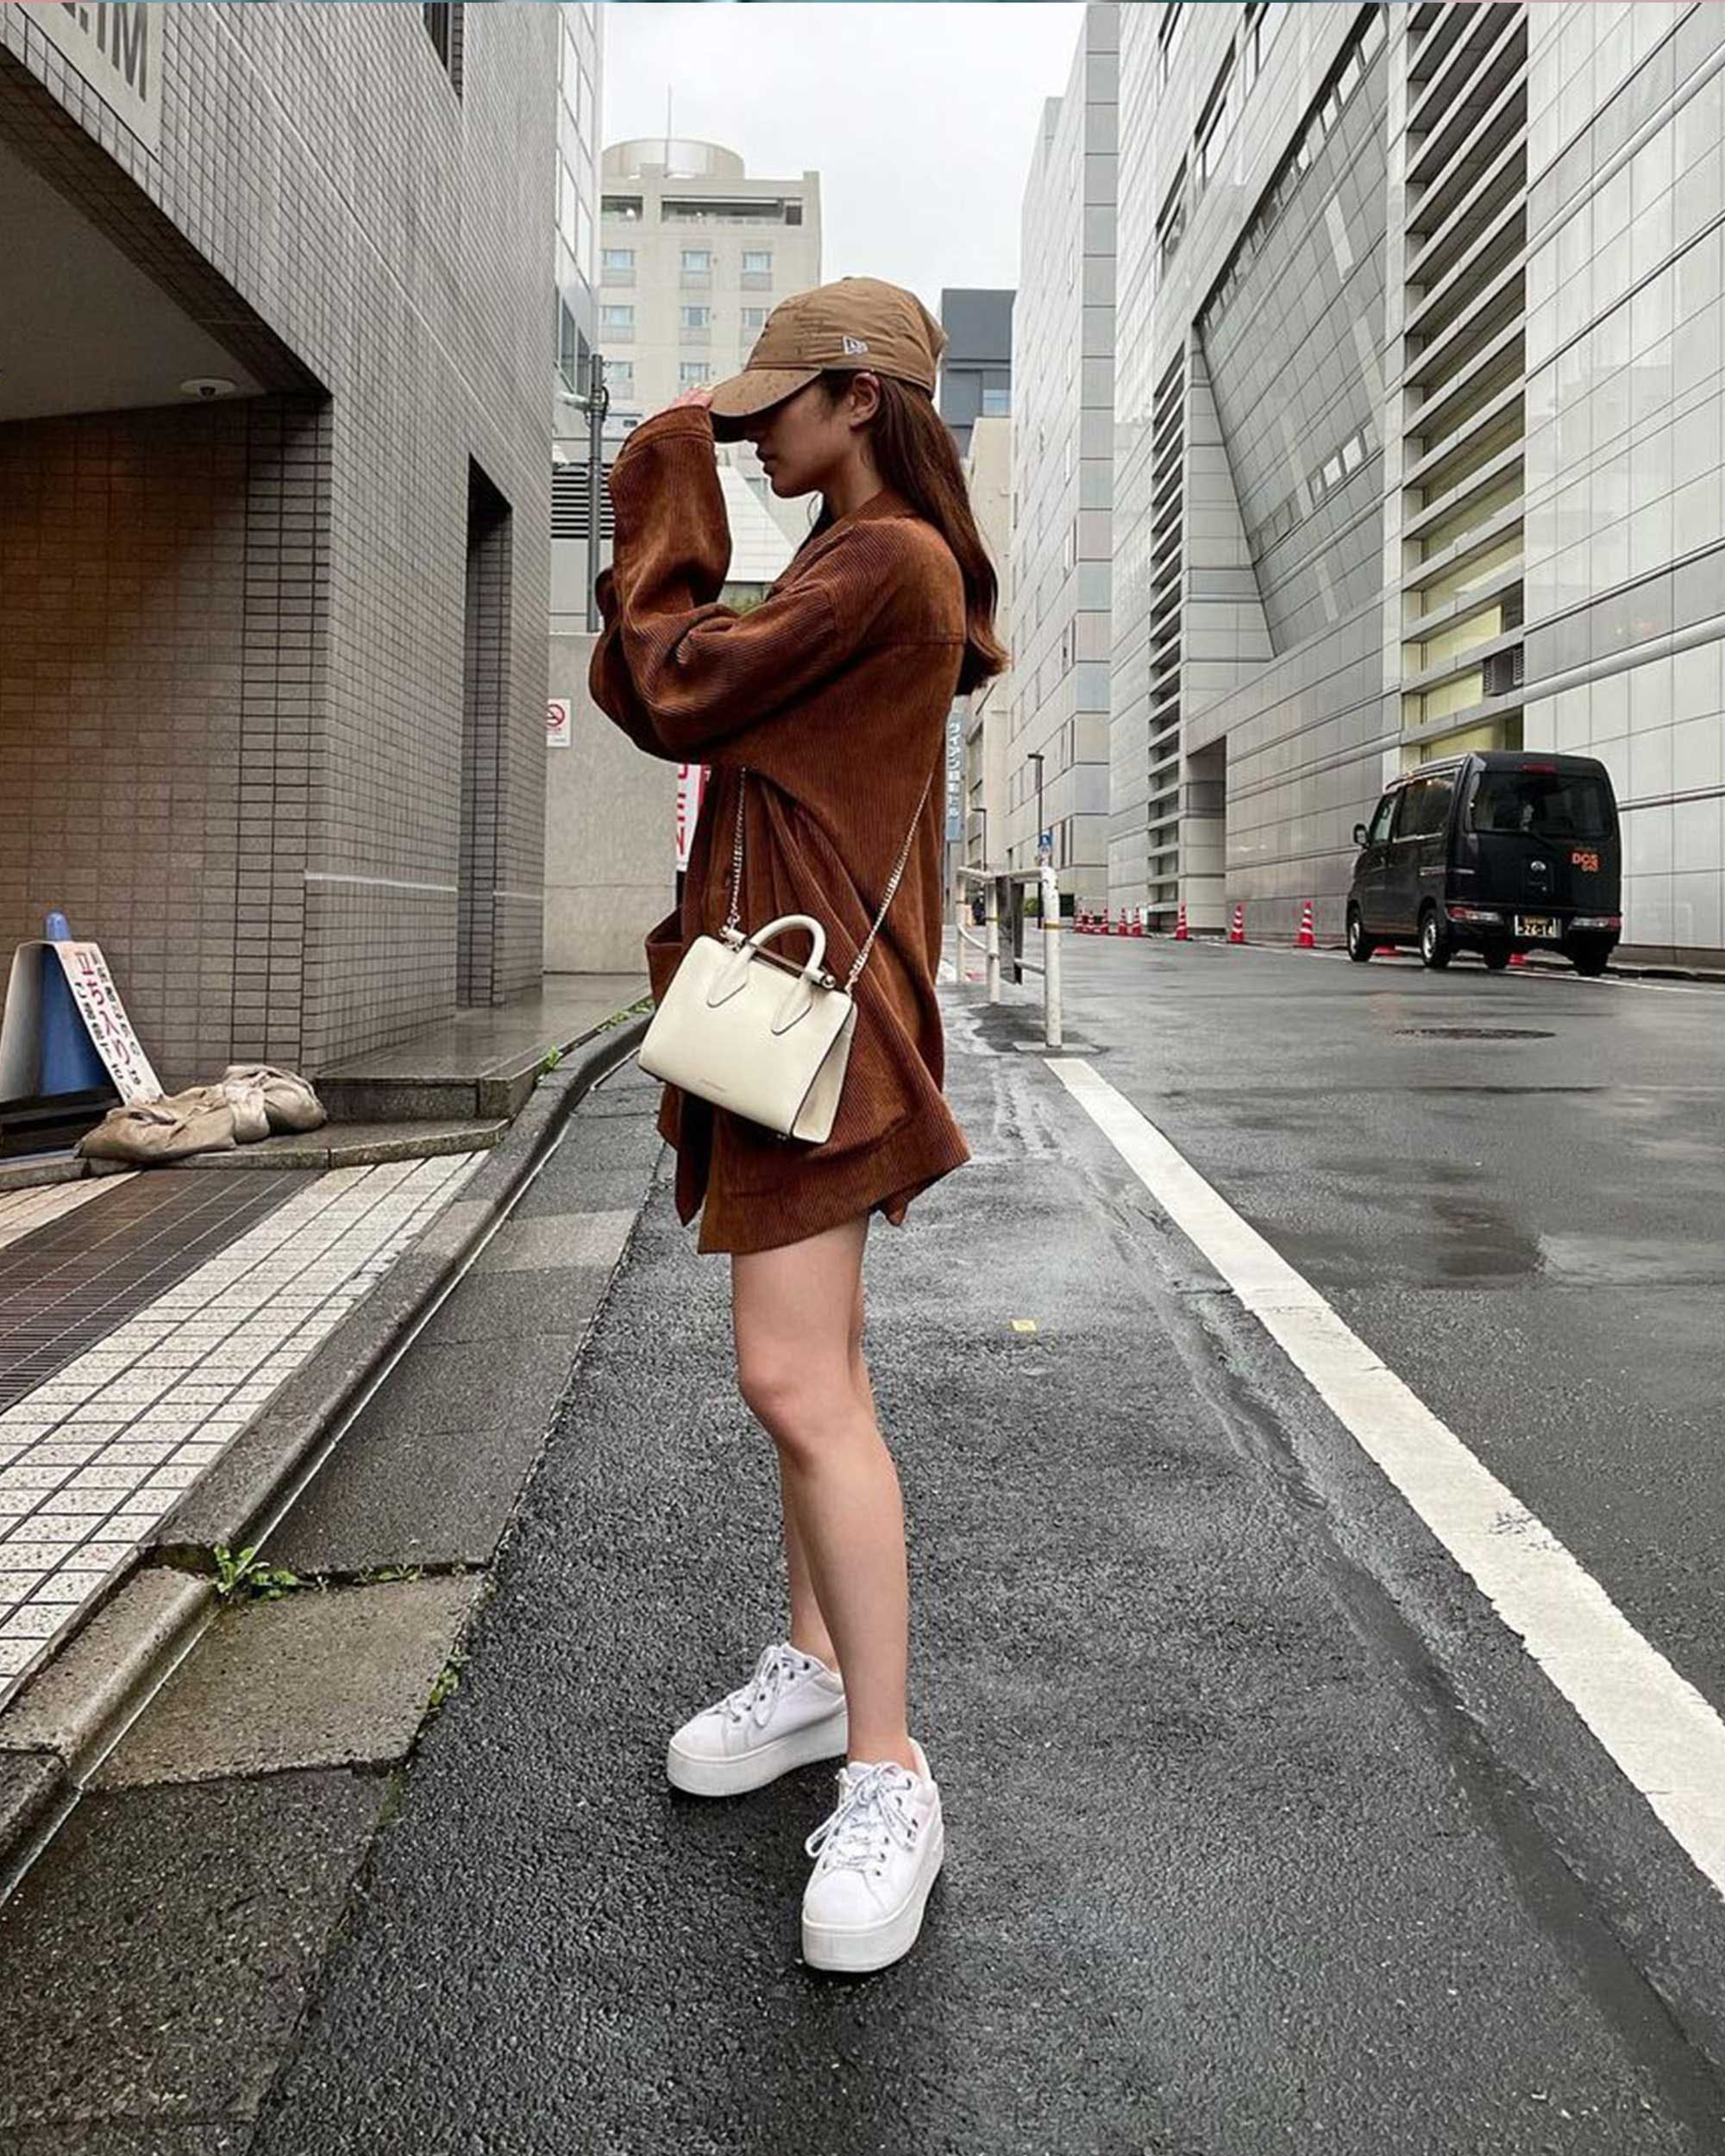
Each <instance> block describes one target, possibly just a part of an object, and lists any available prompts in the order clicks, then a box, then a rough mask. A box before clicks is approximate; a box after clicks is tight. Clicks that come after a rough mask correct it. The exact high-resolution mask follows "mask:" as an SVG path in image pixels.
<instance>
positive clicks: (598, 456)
mask: <svg viewBox="0 0 1725 2156" xmlns="http://www.w3.org/2000/svg"><path fill="white" fill-rule="evenodd" d="M557 402H558V403H559V404H568V405H570V406H572V407H573V408H574V410H575V411H584V412H585V413H586V416H587V628H588V630H596V629H597V628H598V627H599V597H598V592H597V591H596V589H595V587H596V586H597V585H598V583H599V499H600V489H601V488H602V487H603V486H604V485H605V414H606V413H607V412H608V411H610V410H611V392H610V391H609V390H608V389H607V388H606V387H605V355H604V354H603V353H601V352H595V353H593V355H592V356H591V357H590V358H589V360H588V361H587V387H586V395H585V396H581V397H578V396H575V395H574V394H573V393H572V392H570V391H568V390H567V389H560V390H559V391H558V392H557Z"/></svg>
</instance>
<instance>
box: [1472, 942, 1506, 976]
mask: <svg viewBox="0 0 1725 2156" xmlns="http://www.w3.org/2000/svg"><path fill="white" fill-rule="evenodd" d="M1479 955H1480V956H1481V957H1482V958H1483V959H1484V961H1485V970H1486V971H1487V973H1502V970H1503V968H1505V967H1506V966H1507V965H1508V964H1509V944H1508V943H1482V944H1481V945H1480V950H1479Z"/></svg>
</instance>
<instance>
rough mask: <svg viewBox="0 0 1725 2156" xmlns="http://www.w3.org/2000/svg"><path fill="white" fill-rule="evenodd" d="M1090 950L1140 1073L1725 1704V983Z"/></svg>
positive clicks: (1186, 1134)
mask: <svg viewBox="0 0 1725 2156" xmlns="http://www.w3.org/2000/svg"><path fill="white" fill-rule="evenodd" d="M1068 950H1069V958H1068V964H1067V987H1068V996H1069V1000H1068V1023H1069V1025H1072V1026H1075V1027H1076V1028H1078V1029H1080V1030H1082V1031H1085V1032H1086V1033H1087V1034H1088V1035H1090V1036H1091V1037H1095V1038H1097V1039H1098V1040H1105V1041H1107V1042H1109V1043H1111V1044H1114V1046H1115V1048H1116V1050H1117V1052H1116V1053H1115V1054H1114V1055H1113V1056H1111V1058H1110V1059H1109V1061H1108V1063H1107V1075H1108V1076H1109V1078H1110V1079H1111V1081H1113V1083H1114V1084H1115V1085H1117V1086H1119V1087H1120V1088H1121V1089H1122V1090H1123V1091H1124V1092H1126V1093H1127V1094H1130V1096H1131V1097H1132V1100H1134V1101H1135V1102H1136V1104H1137V1105H1138V1107H1139V1108H1141V1109H1142V1110H1143V1112H1145V1114H1146V1115H1147V1116H1149V1117H1150V1118H1151V1119H1152V1120H1153V1121H1154V1122H1156V1123H1157V1125H1158V1126H1159V1127H1160V1128H1161V1129H1162V1130H1163V1131H1164V1133H1165V1134H1166V1136H1168V1137H1169V1138H1171V1139H1172V1140H1173V1142H1174V1143H1175V1144H1176V1145H1177V1146H1179V1148H1180V1149H1181V1150H1182V1152H1183V1153H1184V1154H1185V1155H1186V1156H1187V1158H1188V1159H1189V1161H1190V1162H1191V1163H1193V1165H1194V1166H1195V1167H1196V1168H1197V1169H1199V1170H1200V1171H1201V1173H1202V1174H1203V1175H1205V1176H1207V1177H1208V1179H1209V1180H1210V1181H1212V1182H1213V1183H1214V1185H1215V1186H1216V1187H1217V1188H1219V1189H1220V1191H1221V1193H1222V1194H1223V1195H1224V1196H1225V1197H1226V1199H1227V1200H1229V1202H1230V1203H1231V1204H1232V1205H1233V1206H1235V1208H1236V1209H1237V1210H1238V1211H1239V1212H1240V1213H1243V1214H1244V1215H1245V1218H1246V1219H1249V1220H1250V1221H1251V1224H1252V1225H1253V1226H1255V1227H1256V1228H1258V1230H1259V1232H1261V1233H1263V1234H1264V1235H1265V1236H1267V1237H1268V1238H1269V1239H1270V1242H1271V1243H1273V1244H1275V1246H1276V1248H1277V1250H1279V1251H1280V1252H1281V1253H1282V1255H1283V1257H1285V1258H1287V1259H1288V1260H1289V1263H1292V1264H1293V1265H1295V1267H1296V1268H1298V1269H1299V1270H1300V1271H1301V1272H1302V1273H1303V1274H1304V1275H1306V1277H1307V1278H1308V1280H1309V1281H1310V1282H1312V1283H1313V1284H1314V1286H1315V1287H1317V1288H1320V1290H1321V1291H1322V1292H1323V1293H1324V1294H1326V1295H1327V1297H1328V1298H1329V1300H1331V1301H1332V1302H1333V1303H1334V1304H1335V1306H1336V1307H1337V1308H1338V1309H1339V1311H1340V1313H1341V1314H1342V1315H1343V1317H1344V1318H1346V1320H1347V1322H1348V1323H1349V1324H1350V1325H1351V1326H1353V1328H1354V1330H1355V1331H1356V1332H1358V1333H1359V1334H1360V1335H1361V1336H1362V1337H1363V1338H1364V1339H1365V1340H1366V1341H1367V1342H1368V1343H1369V1344H1370V1345H1371V1347H1372V1348H1373V1349H1375V1350H1376V1351H1377V1353H1378V1354H1379V1355H1380V1356H1382V1357H1383V1358H1384V1359H1385V1360H1386V1361H1387V1362H1388V1363H1389V1365H1390V1367H1391V1368H1392V1369H1395V1370H1396V1371H1397V1372H1398V1374H1399V1375H1400V1376H1402V1377H1403V1378H1405V1379H1406V1380H1407V1381H1408V1383H1410V1384H1411V1385H1412V1386H1413V1387H1414V1389H1415V1391H1416V1392H1417V1393H1419V1394H1420V1395H1421V1397H1422V1398H1423V1399H1424V1400H1425V1401H1427V1404H1428V1405H1429V1406H1431V1407H1433V1408H1434V1409H1435V1410H1436V1411H1437V1413H1439V1414H1440V1415H1441V1416H1442V1417H1443V1418H1444V1420H1446V1421H1447V1422H1448V1423H1449V1425H1450V1426H1451V1427H1452V1429H1454V1430H1455V1431H1456V1432H1458V1434H1459V1435H1460V1436H1461V1437H1462V1438H1464V1439H1465V1442H1466V1443H1467V1445H1469V1446H1470V1447H1471V1450H1472V1451H1474V1452H1475V1453H1476V1454H1477V1455H1478V1457H1480V1458H1481V1459H1482V1460H1484V1462H1485V1463H1486V1464H1487V1465H1488V1466H1489V1467H1490V1468H1491V1469H1492V1470H1493V1471H1494V1472H1495V1473H1496V1474H1497V1475H1498V1476H1501V1477H1502V1480H1503V1481H1504V1482H1506V1483H1508V1485H1509V1488H1510V1489H1513V1490H1514V1491H1515V1494H1516V1495H1517V1496H1518V1497H1519V1498H1520V1499H1521V1501H1522V1502H1523V1503H1524V1504H1526V1505H1527V1506H1528V1507H1530V1508H1531V1509H1532V1510H1533V1511H1534V1513H1535V1514H1538V1515H1539V1517H1540V1519H1542V1520H1544V1521H1545V1523H1546V1526H1549V1527H1550V1528H1551V1529H1552V1530H1553V1532H1555V1533H1556V1534H1557V1535H1558V1536H1559V1538H1560V1539H1562V1540H1563V1541H1564V1542H1565V1543H1566V1544H1567V1545H1568V1546H1569V1547H1570V1549H1571V1551H1573V1552H1574V1553H1575V1555H1576V1556H1577V1557H1578V1558H1579V1559H1580V1561H1581V1563H1582V1564H1584V1566H1585V1567H1586V1568H1587V1570H1589V1571H1590V1572H1591V1573H1592V1574H1593V1576H1595V1578H1596V1579H1597V1580H1599V1581H1600V1582H1601V1583H1602V1584H1603V1586H1604V1587H1605V1589H1607V1591H1608V1592H1609V1594H1610V1595H1612V1597H1613V1598H1614V1600H1615V1601H1616V1602H1617V1603H1618V1605H1619V1607H1620V1608H1622V1610H1623V1611H1624V1612H1625V1614H1627V1615H1628V1617H1629V1619H1630V1620H1631V1622H1632V1623H1634V1625H1635V1626H1637V1627H1638V1628H1639V1629H1640V1631H1641V1632H1643V1633H1645V1634H1646V1635H1647V1637H1648V1638H1649V1639H1651V1640H1652V1641H1653V1644H1654V1645H1656V1646H1658V1647H1659V1648H1660V1649H1661V1650H1662V1651H1664V1652H1665V1654H1666V1655H1667V1656H1668V1657H1669V1658H1671V1660H1672V1662H1673V1663H1674V1664H1676V1665H1677V1667H1678V1669H1679V1670H1681V1671H1682V1673H1683V1674H1684V1676H1685V1677H1689V1678H1690V1679H1691V1682H1692V1683H1695V1684H1697V1685H1698V1686H1699V1687H1700V1689H1702V1690H1703V1692H1704V1693H1705V1694H1706V1695H1707V1696H1708V1697H1709V1699H1710V1700H1711V1701H1712V1702H1713V1704H1714V1705H1715V1707H1716V1708H1720V1709H1721V1710H1722V1711H1725V1558H1722V1555H1721V1540H1720V1521H1721V1519H1722V1517H1725V1443H1722V1439H1725V987H1711V986H1708V985H1703V984H1676V983H1671V984H1668V983H1659V984H1653V983H1640V982H1631V981H1614V980H1609V979H1608V980H1606V981H1581V980H1578V978H1576V977H1575V976H1574V975H1572V974H1570V973H1568V972H1564V973H1551V974H1547V973H1546V972H1544V971H1542V970H1541V971H1536V970H1535V969H1534V968H1528V969H1527V971H1526V972H1515V973H1509V974H1502V975H1490V974H1487V973H1486V972H1485V970H1484V968H1483V967H1481V966H1479V965H1477V963H1474V962H1469V961H1465V960H1458V961H1457V962H1456V963H1455V964H1454V965H1453V966H1452V968H1450V970H1449V971H1448V972H1447V973H1444V974H1429V973H1427V972H1425V971H1424V970H1423V969H1422V968H1421V967H1420V966H1419V964H1418V963H1417V962H1415V961H1413V960H1402V961H1395V960H1391V961H1388V962H1386V961H1384V960H1383V959H1374V960H1373V961H1372V962H1371V964H1370V965H1369V966H1365V967H1355V966H1351V965H1349V964H1348V963H1346V961H1345V960H1342V959H1340V958H1339V957H1335V956H1329V955H1327V954H1317V955H1308V954H1294V953H1280V952H1271V951H1257V950H1252V949H1251V948H1250V947H1248V948H1246V949H1245V950H1229V949H1227V948H1226V947H1221V948H1218V947H1215V946H1204V945H1189V946H1185V947H1181V946H1177V945H1175V944H1172V943H1148V942H1146V943H1138V944H1133V943H1127V944H1126V946H1125V947H1124V948H1118V947H1115V946H1112V945H1109V944H1106V943H1103V942H1102V940H1101V939H1100V938H1098V939H1095V941H1092V940H1090V939H1087V938H1074V939H1073V940H1072V942H1071V943H1070V944H1069V946H1068Z"/></svg>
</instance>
